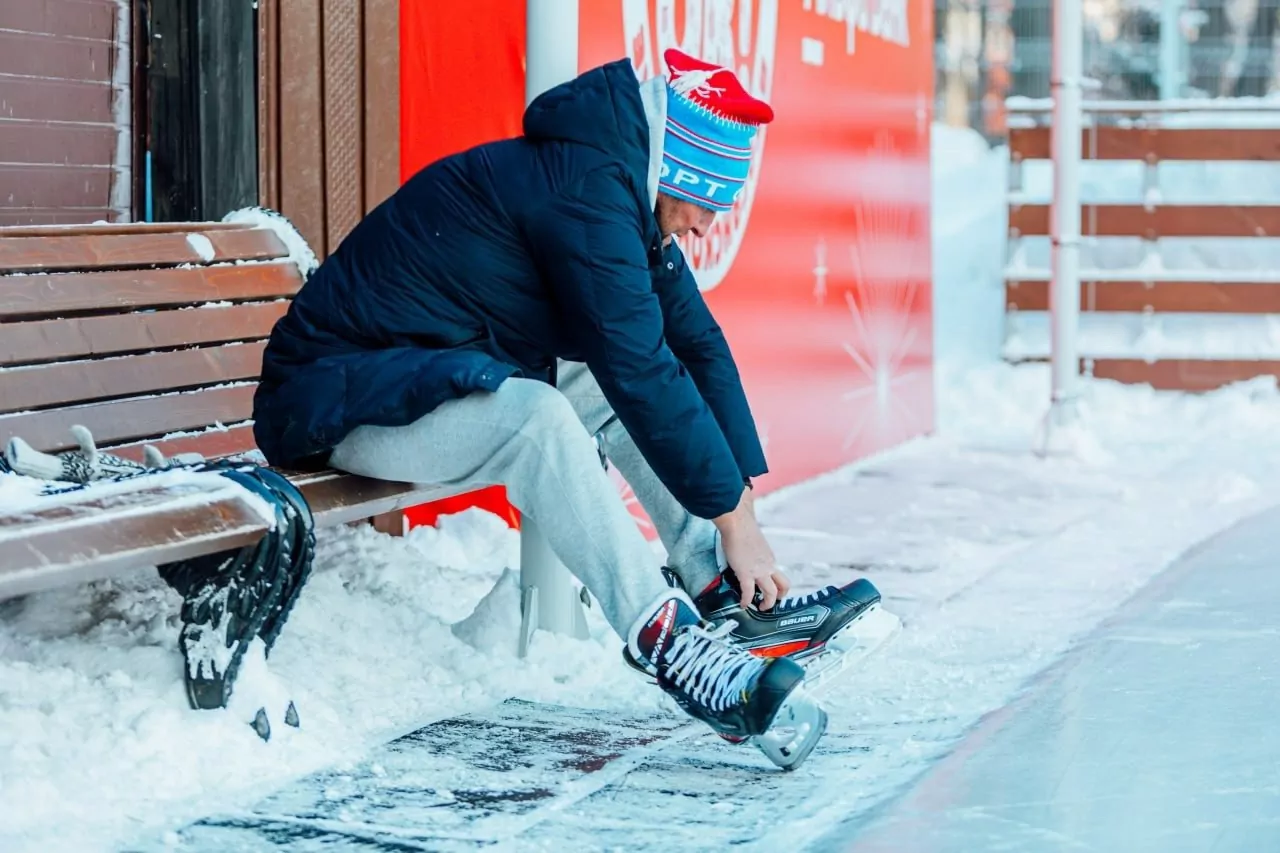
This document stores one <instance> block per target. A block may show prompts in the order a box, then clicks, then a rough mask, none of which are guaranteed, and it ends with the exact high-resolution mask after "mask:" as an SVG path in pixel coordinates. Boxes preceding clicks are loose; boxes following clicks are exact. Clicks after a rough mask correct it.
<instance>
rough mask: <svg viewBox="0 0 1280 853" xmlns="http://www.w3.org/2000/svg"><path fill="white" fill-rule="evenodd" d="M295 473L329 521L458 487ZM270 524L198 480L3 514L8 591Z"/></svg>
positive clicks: (105, 571)
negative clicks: (200, 485)
mask: <svg viewBox="0 0 1280 853" xmlns="http://www.w3.org/2000/svg"><path fill="white" fill-rule="evenodd" d="M291 479H294V480H295V482H296V483H297V484H298V486H299V488H300V489H301V491H302V493H303V495H304V497H305V498H306V500H307V504H308V506H310V507H311V510H312V513H313V515H314V516H315V520H316V525H317V526H320V527H323V526H332V525H338V524H345V523H347V522H350V521H356V520H359V519H362V518H367V517H370V516H374V515H379V514H381V513H384V512H391V511H394V510H396V509H402V508H404V507H408V506H414V505H416V504H420V503H424V502H426V501H430V500H435V499H439V498H442V497H446V496H448V495H450V494H455V493H456V492H454V491H451V490H447V489H443V488H440V487H416V486H411V485H407V484H404V483H390V482H384V481H379V480H368V479H365V478H363V477H355V476H352V475H349V474H342V473H339V472H332V471H331V472H325V473H323V474H316V475H303V476H297V477H291ZM141 485H142V484H141V482H140V486H141ZM228 485H230V484H228ZM265 532H266V525H265V524H264V523H263V521H262V518H261V517H260V516H259V515H258V514H257V512H255V511H254V510H253V509H252V508H251V507H249V506H247V505H246V504H245V503H244V502H243V501H241V500H240V499H239V491H238V490H237V489H236V488H235V487H234V486H231V488H220V489H218V490H217V491H204V492H203V493H202V492H201V491H200V490H198V489H194V488H193V487H191V486H188V487H186V488H185V489H182V488H175V487H172V486H170V487H166V488H146V487H142V488H139V489H138V490H137V491H133V492H126V493H124V494H115V495H112V496H110V497H107V498H99V499H93V500H77V498H76V497H75V496H74V495H72V496H71V497H69V498H68V501H67V503H65V504H60V505H58V506H54V507H50V508H48V509H44V510H41V511H40V512H34V513H26V514H22V515H10V516H0V600H4V599H6V598H11V597H13V596H16V595H23V594H25V593H28V592H33V591H36V590H44V589H48V588H50V587H53V586H58V585H63V584H71V583H81V582H85V581H90V580H96V579H98V578H104V577H108V576H110V575H113V574H116V573H119V572H121V571H126V570H129V569H136V568H142V567H146V566H154V565H156V564H159V563H167V562H172V561H175V560H181V559H187V558H189V557H195V556H198V555H201V554H208V553H213V552H217V551H224V550H229V549H231V548H240V547H243V546H245V545H250V544H252V543H254V542H256V541H257V540H258V539H259V538H260V537H261V536H262V534H263V533H265Z"/></svg>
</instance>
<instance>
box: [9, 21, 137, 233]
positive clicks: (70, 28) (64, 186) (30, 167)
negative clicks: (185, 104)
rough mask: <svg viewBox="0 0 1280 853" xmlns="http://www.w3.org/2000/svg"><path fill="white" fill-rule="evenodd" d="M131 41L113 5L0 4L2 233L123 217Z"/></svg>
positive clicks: (127, 197)
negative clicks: (5, 228)
mask: <svg viewBox="0 0 1280 853" xmlns="http://www.w3.org/2000/svg"><path fill="white" fill-rule="evenodd" d="M130 41H131V27H130V19H129V13H128V4H122V3H119V2H117V0H0V163H3V164H4V166H3V174H0V186H2V187H5V188H6V191H5V192H3V193H0V225H41V224H55V223H82V222H93V221H95V220H98V219H108V220H111V221H121V220H128V219H129V218H130V214H131V212H132V211H131V207H132V205H131V189H132V184H131V179H130V159H131V153H130V146H129V145H128V144H127V140H128V139H129V134H130V133H131V119H130V85H129V77H130V69H131V58H130ZM122 143H123V144H122Z"/></svg>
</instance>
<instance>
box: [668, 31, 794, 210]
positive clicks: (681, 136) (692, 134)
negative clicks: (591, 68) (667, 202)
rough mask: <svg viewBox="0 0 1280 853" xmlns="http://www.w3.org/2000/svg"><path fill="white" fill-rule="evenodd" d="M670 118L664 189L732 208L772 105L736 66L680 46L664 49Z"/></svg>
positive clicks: (714, 206)
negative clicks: (751, 90) (742, 79)
mask: <svg viewBox="0 0 1280 853" xmlns="http://www.w3.org/2000/svg"><path fill="white" fill-rule="evenodd" d="M664 58H665V59H666V61H667V67H668V68H669V69H670V72H671V73H670V76H669V77H668V79H667V123H666V132H665V137H664V142H663V151H662V170H661V172H660V173H659V180H658V187H659V190H660V191H661V192H664V193H666V194H667V195H671V196H675V197H676V198H680V199H684V200H685V201H691V202H693V203H695V204H698V205H700V206H702V207H706V208H709V209H711V210H716V211H725V210H730V209H731V208H732V207H733V203H734V202H735V201H736V200H737V199H738V196H739V195H740V194H741V192H742V188H743V186H744V185H745V184H746V180H747V173H748V172H749V171H750V169H751V142H752V140H753V139H754V138H755V135H756V131H757V128H758V126H759V125H761V124H766V123H768V122H769V121H772V120H773V110H772V109H771V108H770V107H769V105H768V104H766V103H764V102H763V101H760V100H757V99H756V98H753V97H752V96H751V95H749V94H747V92H746V90H745V89H743V87H742V84H741V83H739V82H738V78H737V77H736V76H734V74H733V72H732V71H730V70H729V69H727V68H721V67H719V66H715V65H709V64H707V63H705V62H702V61H700V60H697V59H694V58H693V57H691V56H688V55H686V54H684V53H681V52H680V51H678V50H675V49H671V50H668V51H667V52H666V53H665V54H664Z"/></svg>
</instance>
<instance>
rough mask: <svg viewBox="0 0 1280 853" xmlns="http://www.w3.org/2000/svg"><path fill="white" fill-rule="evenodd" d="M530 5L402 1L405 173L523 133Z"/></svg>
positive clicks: (506, 0)
mask: <svg viewBox="0 0 1280 853" xmlns="http://www.w3.org/2000/svg"><path fill="white" fill-rule="evenodd" d="M524 43H525V20H524V4H523V3H513V2H511V0H467V2H465V3H452V2H434V0H432V2H425V0H417V1H416V2H403V3H401V4H400V178H401V180H405V179H407V178H409V177H410V176H411V175H413V174H414V173H415V172H417V171H418V170H419V169H421V168H422V167H423V166H425V165H427V164H428V163H431V162H432V161H434V160H438V159H439V158H441V157H444V156H446V155H448V154H453V153H454V152H457V151H462V150H465V149H467V148H470V147H471V146H473V145H478V144H480V143H481V142H488V141H490V140H493V139H506V138H508V137H512V136H518V135H519V134H520V119H521V117H522V116H523V115H524V50H525V44H524Z"/></svg>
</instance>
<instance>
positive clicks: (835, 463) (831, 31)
mask: <svg viewBox="0 0 1280 853" xmlns="http://www.w3.org/2000/svg"><path fill="white" fill-rule="evenodd" d="M581 8H582V21H581V30H580V32H581V45H580V67H581V68H582V69H583V70H586V69H588V68H592V67H595V66H597V65H601V64H603V63H605V62H608V61H611V60H614V59H618V58H621V57H623V56H629V57H630V59H631V61H632V63H633V65H634V66H635V68H636V70H637V73H638V74H639V75H640V76H641V78H642V79H643V78H646V77H650V76H653V75H655V74H660V73H665V71H666V69H665V66H664V65H663V63H662V53H663V51H665V50H666V49H667V48H668V47H678V48H680V49H681V50H684V51H685V52H687V53H690V54H692V55H695V56H699V57H701V58H703V59H705V60H707V61H709V62H714V63H717V64H720V65H724V66H726V67H729V68H733V69H734V70H735V72H736V73H737V74H738V77H739V79H740V80H742V81H743V83H744V84H745V85H746V86H747V88H748V89H749V90H750V91H751V92H752V93H753V94H755V95H756V96H757V97H760V98H763V99H765V100H767V101H769V102H770V103H771V104H772V105H773V107H774V110H775V113H776V119H775V121H774V122H773V124H771V125H769V126H768V127H767V128H766V129H765V130H764V132H762V133H761V134H759V135H758V137H757V140H756V152H755V157H756V159H755V162H754V164H753V167H752V172H751V177H750V178H749V180H748V185H747V188H746V190H745V191H744V193H743V196H742V201H741V202H740V205H739V208H738V209H736V210H735V211H734V212H733V213H732V214H729V215H722V216H721V217H720V218H719V219H718V220H717V223H716V226H715V229H714V230H713V232H712V234H711V235H709V236H708V237H707V238H705V239H702V240H697V239H693V238H690V240H689V241H688V242H687V243H686V244H685V245H684V250H685V254H686V256H687V257H688V258H689V259H690V261H691V263H692V265H693V266H694V268H695V270H696V271H697V275H698V280H699V286H700V287H701V288H702V289H703V291H704V292H705V293H706V297H707V301H708V303H709V304H710V306H711V310H712V312H713V313H714V314H715V316H716V318H717V319H718V320H719V321H720V324H721V326H722V327H723V328H724V330H725V334H726V335H727V336H728V339H729V343H730V346H731V347H732V348H733V351H734V354H735V356H736V358H737V360H738V364H739V366H740V367H741V369H742V372H743V376H744V381H745V383H746V388H747V393H748V396H749V397H750V400H751V404H752V408H753V410H754V412H755V413H756V418H757V423H758V426H759V428H760V432H761V435H762V437H763V439H764V440H765V442H766V448H765V449H766V454H767V456H768V459H769V463H770V467H771V473H770V475H768V476H767V477H765V478H763V480H762V482H761V484H760V485H761V489H762V490H763V491H767V490H770V489H775V488H778V487H780V486H784V485H787V484H790V483H794V482H796V481H798V480H802V479H806V478H808V477H811V476H814V475H816V474H819V473H822V472H826V471H830V470H832V469H834V468H837V467H839V466H841V465H843V464H845V463H848V462H850V461H853V460H855V459H858V458H860V457H863V456H866V455H868V454H870V453H874V452H876V451H878V450H882V449H884V448H887V447H890V446H892V445H895V444H898V443H900V442H902V441H903V440H905V439H907V438H910V437H913V436H916V435H920V434H922V433H925V432H928V431H930V430H932V428H933V365H932V359H933V355H932V350H933V347H932V317H931V299H930V296H931V294H930V287H931V267H930V263H931V261H930V231H929V217H930V209H929V199H930V166H929V123H930V119H931V115H930V111H931V107H932V103H933V96H932V87H933V34H932V27H933V22H932V14H933V10H932V6H931V5H930V4H929V3H927V2H922V0H910V2H908V0H897V2H894V0H879V1H878V2H877V0H861V2H852V0H846V2H841V0H826V2H823V0H744V2H719V0H593V2H590V3H587V2H584V3H583V4H582V6H581ZM624 494H625V491H624ZM633 511H634V512H635V513H636V514H637V516H638V517H640V518H641V519H642V526H645V527H646V530H647V522H645V521H644V520H643V513H642V512H640V511H639V509H638V507H634V506H633Z"/></svg>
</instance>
